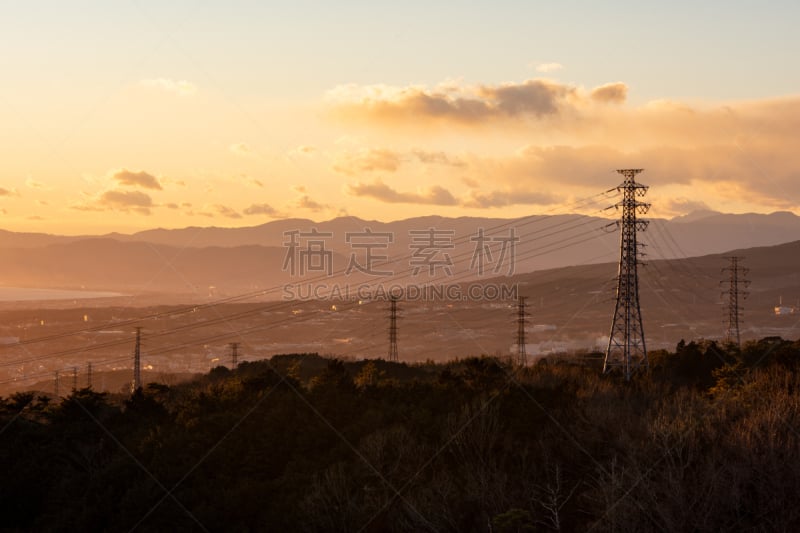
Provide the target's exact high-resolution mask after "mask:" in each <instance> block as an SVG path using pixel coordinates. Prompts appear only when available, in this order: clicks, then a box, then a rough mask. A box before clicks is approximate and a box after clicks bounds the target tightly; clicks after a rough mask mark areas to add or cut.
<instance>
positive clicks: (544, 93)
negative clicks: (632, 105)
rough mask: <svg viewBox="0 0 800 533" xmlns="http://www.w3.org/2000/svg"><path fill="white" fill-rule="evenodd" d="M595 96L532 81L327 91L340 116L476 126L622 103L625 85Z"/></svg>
mask: <svg viewBox="0 0 800 533" xmlns="http://www.w3.org/2000/svg"><path fill="white" fill-rule="evenodd" d="M595 91H598V92H597V93H596V94H597V96H594V97H593V96H592V94H593V93H589V94H587V93H586V91H584V90H582V89H579V88H577V87H574V86H571V85H566V84H562V83H558V82H554V81H550V80H544V79H533V80H526V81H524V82H520V83H504V84H500V85H477V86H458V85H440V86H438V87H434V88H427V87H417V86H410V87H390V86H385V85H372V86H358V85H345V86H340V87H337V88H335V89H333V90H332V91H329V92H328V95H327V96H328V100H329V101H330V102H331V103H332V105H333V107H334V110H335V111H336V112H337V114H338V115H339V116H341V117H344V118H353V119H360V120H376V121H389V122H414V121H419V123H420V125H421V126H423V127H424V126H425V125H427V124H429V123H430V121H431V120H436V121H448V122H455V123H462V124H478V123H483V122H486V121H490V120H498V119H510V118H515V119H518V118H526V119H544V118H547V117H555V116H559V115H561V114H563V113H566V112H569V111H573V110H575V109H577V108H579V107H581V106H585V105H589V104H591V103H593V102H594V103H599V104H603V103H608V102H615V103H618V102H621V101H624V99H625V97H626V94H627V87H626V86H625V85H624V84H621V83H616V84H610V85H606V86H602V87H598V88H597V89H595Z"/></svg>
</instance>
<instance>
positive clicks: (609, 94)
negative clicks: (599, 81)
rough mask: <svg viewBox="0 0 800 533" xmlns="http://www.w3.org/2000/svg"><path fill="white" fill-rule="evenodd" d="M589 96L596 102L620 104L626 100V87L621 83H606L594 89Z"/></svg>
mask: <svg viewBox="0 0 800 533" xmlns="http://www.w3.org/2000/svg"><path fill="white" fill-rule="evenodd" d="M589 94H590V96H591V98H592V100H594V101H596V102H602V103H612V104H621V103H623V102H624V101H625V100H626V99H627V98H628V86H627V85H625V84H624V83H622V82H616V83H607V84H605V85H601V86H600V87H595V88H594V89H592V92H591V93H589Z"/></svg>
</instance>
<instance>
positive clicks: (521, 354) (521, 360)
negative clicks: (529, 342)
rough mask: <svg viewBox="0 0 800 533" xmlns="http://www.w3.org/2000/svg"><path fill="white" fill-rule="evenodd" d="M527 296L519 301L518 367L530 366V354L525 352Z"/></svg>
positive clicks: (521, 297)
mask: <svg viewBox="0 0 800 533" xmlns="http://www.w3.org/2000/svg"><path fill="white" fill-rule="evenodd" d="M525 300H526V297H525V296H520V297H519V300H518V301H517V361H516V362H517V365H519V366H521V367H524V366H525V365H527V364H528V354H527V353H526V351H525V344H526V342H525V317H526V316H528V315H527V313H525Z"/></svg>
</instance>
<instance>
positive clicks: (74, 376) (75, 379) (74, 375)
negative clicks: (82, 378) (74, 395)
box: [72, 366, 78, 392]
mask: <svg viewBox="0 0 800 533" xmlns="http://www.w3.org/2000/svg"><path fill="white" fill-rule="evenodd" d="M76 390H78V367H77V366H73V367H72V392H75V391H76Z"/></svg>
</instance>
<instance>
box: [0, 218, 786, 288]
mask: <svg viewBox="0 0 800 533" xmlns="http://www.w3.org/2000/svg"><path fill="white" fill-rule="evenodd" d="M481 229H483V232H484V233H483V235H484V237H483V240H482V241H479V240H478V239H479V235H480V231H481ZM312 230H315V231H317V232H318V236H316V237H315V236H313V235H311V233H310V232H311V231H312ZM365 230H369V231H371V232H373V234H379V235H378V236H375V235H373V236H366V237H365V233H364V232H365ZM512 231H513V233H512ZM292 232H301V233H300V234H299V235H298V236H296V237H294V238H296V239H297V242H298V246H297V247H296V248H292V247H291V246H289V244H290V241H291V239H292V238H293V237H292ZM359 233H360V234H361V236H359V235H358V234H359ZM303 234H305V236H304V235H303ZM493 239H494V240H493ZM504 239H505V240H506V241H507V242H506V244H507V245H508V246H509V248H508V249H506V253H505V255H504V256H503V253H502V252H503V251H502V247H503V245H504V244H503V240H504ZM509 239H518V240H517V241H516V242H515V243H514V246H513V248H514V249H513V250H512V249H511V245H510V244H509V243H510V240H509ZM798 239H800V217H798V216H796V215H794V214H792V213H788V212H776V213H772V214H768V215H763V214H722V213H716V212H713V211H701V212H695V213H692V214H690V215H686V216H683V217H676V218H673V219H671V220H667V219H652V220H651V221H650V224H649V227H648V228H647V231H645V232H644V233H642V234H641V236H640V239H639V240H640V242H643V243H644V244H645V253H646V254H647V259H650V260H656V259H680V258H686V257H695V256H704V255H709V254H715V253H723V252H727V251H729V250H736V249H746V248H753V247H763V246H772V245H777V244H782V243H787V242H791V241H794V240H798ZM315 242H316V244H314V243H315ZM314 246H316V248H314ZM370 246H371V248H370V249H369V250H367V248H369V247H370ZM315 251H316V259H317V260H318V263H319V264H317V265H316V267H318V268H316V269H315V265H313V264H310V263H308V261H309V260H310V259H313V258H311V257H310V256H311V255H314V253H315ZM478 252H480V254H479V253H478ZM0 253H2V257H3V261H2V264H0V285H4V286H25V287H37V288H85V289H92V290H114V291H121V292H127V293H131V292H150V293H159V294H173V295H178V294H180V295H196V296H200V297H205V296H206V295H207V294H211V295H213V296H220V295H226V294H237V293H240V292H248V291H258V290H263V289H266V288H269V287H274V286H280V285H282V284H285V283H289V282H294V281H302V280H303V279H306V280H311V279H316V280H318V281H319V280H322V281H326V280H332V279H334V278H336V276H334V277H329V276H327V270H328V265H330V270H331V271H332V272H333V273H334V274H335V273H337V272H342V271H344V270H346V269H347V268H348V267H351V268H350V270H351V272H349V273H348V274H347V276H344V275H342V276H340V277H338V278H336V279H338V281H340V282H347V283H351V284H355V283H361V282H366V281H369V282H374V281H382V280H381V279H380V276H375V275H370V274H365V273H360V272H359V271H358V269H357V268H352V267H353V266H354V265H361V266H362V268H363V267H364V266H366V265H367V262H368V261H367V258H366V254H367V253H371V254H372V255H373V258H375V259H376V260H375V261H373V262H372V264H371V265H370V267H371V268H372V270H377V271H381V272H384V273H388V272H391V273H392V275H391V276H385V280H386V281H390V280H391V281H398V282H402V283H417V284H422V283H430V282H447V281H448V279H451V280H453V281H463V280H468V279H479V278H487V277H491V276H492V275H515V274H523V273H528V272H538V271H543V270H549V269H555V268H561V267H568V266H575V265H586V264H602V263H614V262H615V261H616V260H617V258H618V254H619V251H618V232H617V230H616V226H615V224H614V220H613V219H610V218H603V217H598V216H586V215H578V214H572V215H534V216H530V217H525V218H519V219H500V218H473V217H461V218H445V217H439V216H428V217H417V218H410V219H405V220H399V221H394V222H378V221H368V220H362V219H359V218H356V217H339V218H335V219H333V220H329V221H323V222H314V221H312V220H308V219H284V220H276V221H272V222H268V223H266V224H262V225H258V226H253V227H241V228H220V227H187V228H181V229H152V230H146V231H141V232H137V233H133V234H120V233H111V234H105V235H81V236H62V235H51V234H45V233H17V232H11V231H5V230H0ZM304 253H307V254H308V255H307V256H306V257H303V254H304ZM322 253H326V254H328V255H325V256H324V258H323V256H322V255H321V254H322ZM288 255H292V256H293V257H292V260H293V261H294V264H291V263H292V262H291V261H288V259H289V258H288V257H287V256H288ZM478 255H482V257H480V258H479V257H478ZM501 256H502V257H501ZM479 259H482V260H483V263H484V264H483V270H481V268H480V262H479ZM287 261H288V262H287ZM436 261H439V263H437V264H435V265H434V266H433V267H431V263H432V262H433V263H436ZM351 262H352V263H353V264H352V265H351ZM322 263H324V264H322ZM284 267H285V268H284ZM303 267H305V270H306V273H305V277H302V276H300V272H299V271H300V270H301V269H302V268H303ZM431 268H433V270H431ZM292 270H294V271H292ZM415 270H416V272H414V271H415ZM412 274H413V275H412Z"/></svg>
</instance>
